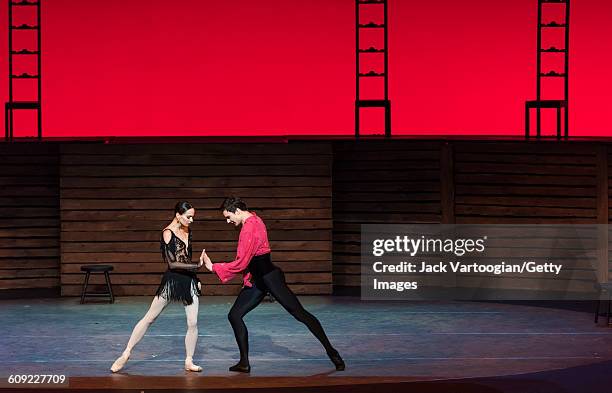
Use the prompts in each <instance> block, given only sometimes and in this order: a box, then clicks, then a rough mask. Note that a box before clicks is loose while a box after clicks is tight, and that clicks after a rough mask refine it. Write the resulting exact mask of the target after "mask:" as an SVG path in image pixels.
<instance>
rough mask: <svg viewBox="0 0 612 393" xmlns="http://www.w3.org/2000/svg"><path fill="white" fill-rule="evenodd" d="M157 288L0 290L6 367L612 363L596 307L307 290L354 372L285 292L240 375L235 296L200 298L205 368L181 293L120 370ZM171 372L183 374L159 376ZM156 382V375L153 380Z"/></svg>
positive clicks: (275, 368)
mask: <svg viewBox="0 0 612 393" xmlns="http://www.w3.org/2000/svg"><path fill="white" fill-rule="evenodd" d="M151 299H152V298H151V297H130V298H128V297H126V298H118V299H117V301H116V303H115V304H112V305H111V304H103V303H88V304H85V305H81V304H79V299H78V298H57V299H27V300H2V301H0V348H2V350H1V351H0V352H2V354H3V356H2V358H1V359H0V370H1V371H0V377H2V379H3V380H6V378H7V377H8V376H9V375H11V374H65V375H67V376H68V377H70V386H71V387H81V388H90V389H91V388H95V387H103V386H104V387H124V388H135V387H138V388H152V389H164V388H179V387H183V388H189V387H197V386H199V385H201V384H205V385H206V387H207V388H211V387H214V386H216V387H217V388H224V387H234V388H236V387H262V386H269V387H273V386H309V385H310V386H315V385H316V386H323V385H346V384H356V383H364V384H368V383H370V384H371V383H375V384H376V383H400V382H411V381H431V380H438V381H439V380H450V379H456V380H457V379H458V380H466V379H474V378H477V379H478V380H479V381H486V380H487V378H489V377H492V378H494V379H499V377H503V376H516V377H517V378H519V379H520V380H525V377H526V376H529V378H530V379H533V378H535V379H538V378H539V379H540V380H542V378H543V379H546V375H551V376H552V377H551V378H553V379H558V378H557V377H555V375H557V376H558V375H560V374H558V373H559V372H561V373H563V374H562V375H561V376H564V378H565V379H567V381H568V382H567V383H570V384H571V383H573V382H574V383H576V384H579V383H581V381H580V379H582V378H586V374H588V373H586V374H585V372H584V370H585V369H587V370H595V369H597V367H600V366H602V365H606V369H610V368H609V364H610V363H609V362H610V361H612V329H609V328H606V327H605V326H596V325H595V324H594V323H593V314H590V313H586V312H576V311H569V310H563V309H553V308H542V307H530V306H524V305H512V304H498V303H477V302H410V303H399V302H376V303H372V302H361V301H360V300H359V299H358V298H353V297H320V296H317V297H306V296H303V297H301V300H302V303H303V304H304V306H305V307H306V308H307V309H308V310H309V311H311V312H312V313H313V314H315V315H316V316H317V317H318V318H319V320H320V321H321V323H322V324H323V326H324V327H325V329H326V331H327V333H328V335H329V337H330V340H331V341H332V343H333V344H334V345H335V346H336V348H337V349H338V350H339V351H340V353H341V354H342V355H343V357H344V359H345V361H346V363H347V369H346V371H344V372H336V371H335V370H334V368H333V365H332V363H331V362H330V361H329V360H328V358H327V356H326V355H325V352H324V351H323V349H322V347H321V346H320V345H319V343H318V342H317V341H316V339H315V338H314V337H313V336H312V335H311V334H310V332H309V331H308V330H307V329H306V327H305V326H303V325H302V324H300V323H298V322H297V321H295V320H294V319H293V318H292V317H291V315H289V314H288V313H286V312H285V311H284V310H283V309H282V307H281V306H280V305H279V304H278V303H266V302H264V303H262V304H261V306H260V307H258V308H257V309H255V310H254V311H252V312H251V313H250V314H249V315H248V316H247V317H246V323H247V326H248V328H249V332H250V347H251V366H252V371H251V374H250V376H246V375H236V374H234V373H230V372H229V371H228V370H227V368H228V367H229V366H230V365H232V364H233V363H234V362H235V361H236V360H237V358H238V350H237V347H236V343H235V341H234V337H233V334H232V331H231V328H230V325H229V322H228V320H227V312H228V310H229V308H230V306H231V304H232V302H233V299H234V298H233V297H201V298H200V299H201V300H200V312H199V323H198V327H199V340H198V345H197V348H196V352H195V357H194V360H195V362H196V363H197V364H199V365H201V366H202V367H203V369H204V370H203V372H202V373H197V374H196V373H188V372H185V371H184V370H183V369H182V364H183V360H184V356H185V353H184V350H185V349H184V335H185V330H186V321H185V312H184V309H183V307H182V306H181V305H179V304H172V305H170V306H169V307H167V308H166V310H164V312H163V313H162V314H161V315H160V317H159V318H158V319H157V321H156V322H155V323H154V324H153V325H152V326H151V328H150V329H149V331H148V332H147V335H146V336H145V337H144V339H143V340H142V341H141V342H140V344H139V345H138V346H137V347H136V348H135V350H134V351H133V353H132V358H131V359H130V361H129V362H128V364H127V366H126V367H125V368H124V369H123V370H122V372H121V373H119V374H114V375H113V374H112V373H111V372H110V371H109V367H110V366H111V364H112V363H113V361H114V360H115V358H116V357H117V356H119V355H120V354H121V352H122V350H123V348H124V346H125V344H126V342H127V340H128V338H129V335H130V333H131V330H132V328H133V326H134V324H135V323H136V322H137V321H138V320H139V319H140V318H141V317H142V316H143V315H144V314H145V312H146V311H147V309H148V306H149V303H150V301H151ZM585 367H586V368H585ZM580 370H583V371H580ZM547 373H548V374H547ZM555 373H557V374H555ZM609 374H611V373H609V372H605V373H603V374H602V375H603V376H602V375H599V376H598V378H603V379H604V380H601V381H598V384H599V383H601V384H602V387H603V386H607V387H610V386H612V385H611V384H612V376H609ZM160 376H161V377H174V378H148V377H160ZM202 377H203V378H202ZM228 377H229V378H228ZM258 377H259V378H258ZM278 377H288V378H284V379H281V378H278ZM606 378H607V380H606ZM561 379H563V378H561ZM147 381H149V382H150V383H151V384H153V386H144V385H143V384H145V385H146V384H147ZM153 381H157V382H153ZM164 381H165V382H164ZM572 381H573V382H572ZM558 383H562V381H558ZM584 383H586V384H588V383H589V382H587V381H585V382H584ZM590 383H593V381H590ZM134 384H135V386H133V385H134ZM165 385H168V386H167V387H165ZM583 386H584V385H583ZM594 386H595V385H594ZM568 389H569V388H568ZM504 391H505V390H504ZM564 391H574V390H571V389H570V390H567V389H566V390H564ZM576 391H579V390H576ZM585 391H586V390H585ZM589 391H591V390H589ZM602 391H603V390H602ZM605 391H609V390H605Z"/></svg>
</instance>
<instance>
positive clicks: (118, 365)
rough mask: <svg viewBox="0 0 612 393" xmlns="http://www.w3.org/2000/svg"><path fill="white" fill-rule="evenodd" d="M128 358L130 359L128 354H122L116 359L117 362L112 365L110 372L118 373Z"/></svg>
mask: <svg viewBox="0 0 612 393" xmlns="http://www.w3.org/2000/svg"><path fill="white" fill-rule="evenodd" d="M129 358H130V354H127V355H126V354H125V352H124V353H123V354H122V355H121V356H119V357H118V358H117V360H115V363H113V365H112V366H111V368H110V370H111V371H112V372H114V373H116V372H117V371H120V370H121V369H122V368H123V367H124V366H125V364H126V363H127V361H128V359H129Z"/></svg>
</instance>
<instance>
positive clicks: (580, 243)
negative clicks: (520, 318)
mask: <svg viewBox="0 0 612 393" xmlns="http://www.w3.org/2000/svg"><path fill="white" fill-rule="evenodd" d="M597 150H598V147H597V146H596V145H594V144H588V143H571V144H568V143H562V142H560V143H559V142H554V141H543V142H535V141H534V142H532V143H525V142H522V143H517V142H506V143H502V142H477V143H474V142H457V143H453V155H454V169H455V173H454V178H455V221H456V223H458V224H483V223H494V224H597V223H598V208H597V206H598V201H599V200H598V188H597V182H598V174H597V173H598V161H597V160H598V156H597ZM606 199H607V197H606ZM513 231H514V230H513ZM521 231H522V230H521V228H520V227H517V228H516V231H515V232H514V233H515V234H516V236H517V238H518V239H517V240H516V241H513V245H514V247H517V248H522V247H524V248H525V249H529V252H527V253H526V254H525V255H538V256H539V257H542V258H544V257H547V256H548V257H549V258H547V259H546V260H547V261H551V262H559V263H564V269H563V270H562V272H561V274H560V276H558V277H556V278H555V279H551V278H550V276H549V275H546V274H541V275H539V276H538V275H536V274H531V275H518V274H504V275H498V276H495V275H490V277H488V278H487V279H486V280H483V279H482V278H476V277H475V276H473V275H472V276H469V275H466V276H464V277H462V282H463V283H465V286H466V287H471V286H479V287H480V288H484V287H488V288H491V289H494V288H503V289H515V290H532V291H556V292H565V291H569V292H575V293H580V292H583V293H584V292H590V291H592V290H593V283H594V281H595V279H596V277H597V275H598V260H597V255H596V248H597V232H593V236H594V238H593V241H590V240H587V239H586V238H585V237H584V236H586V234H584V233H581V234H580V235H578V236H577V237H575V238H567V239H563V240H562V241H557V240H554V239H555V236H556V235H555V234H558V233H559V232H557V230H556V229H555V228H554V227H549V228H542V229H541V230H538V234H543V233H548V236H550V237H551V240H550V241H548V240H542V239H535V238H534V239H527V238H522V237H521V235H520V232H521ZM566 232H567V231H564V235H569V234H567V233H566ZM565 247H576V249H577V248H582V247H585V248H586V249H588V251H586V252H585V253H584V254H583V257H581V258H577V259H569V260H568V259H565V258H560V257H558V256H555V255H567V254H568V252H567V251H564V252H561V251H560V249H561V248H565ZM537 249H540V251H538V250H537ZM516 252H518V251H516V250H515V253H516Z"/></svg>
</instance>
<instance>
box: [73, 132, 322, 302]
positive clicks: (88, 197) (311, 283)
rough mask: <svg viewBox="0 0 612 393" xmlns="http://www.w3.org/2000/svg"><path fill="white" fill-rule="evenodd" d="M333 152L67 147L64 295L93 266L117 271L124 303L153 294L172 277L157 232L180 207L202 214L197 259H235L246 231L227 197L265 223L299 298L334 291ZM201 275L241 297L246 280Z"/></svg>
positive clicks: (210, 290) (207, 283)
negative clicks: (228, 213) (225, 281)
mask: <svg viewBox="0 0 612 393" xmlns="http://www.w3.org/2000/svg"><path fill="white" fill-rule="evenodd" d="M331 154H332V151H331V146H330V145H329V143H316V142H313V143H288V144H287V143H278V144H274V143H270V144H235V143H234V144H171V145H164V144H138V145H129V144H122V145H118V144H117V145H112V144H111V145H101V144H65V145H63V146H62V151H61V218H62V228H61V230H62V232H61V247H62V275H61V282H62V294H63V295H77V294H79V293H80V291H81V283H82V280H83V275H82V274H81V273H80V271H79V269H80V266H81V265H82V264H90V263H104V264H111V265H113V266H114V272H113V274H112V280H113V288H114V289H115V291H116V294H117V295H119V296H121V295H151V294H153V293H154V292H155V289H156V288H157V286H158V284H159V281H160V278H161V275H162V273H163V271H165V270H166V265H165V264H164V263H162V262H161V256H160V252H159V236H160V231H161V229H162V228H164V227H165V226H166V225H167V224H168V223H169V222H170V220H171V219H172V218H173V216H174V212H173V208H174V204H175V203H176V202H177V201H178V200H183V199H185V200H188V201H190V202H191V203H192V204H193V205H194V206H195V207H196V217H195V222H194V224H193V227H192V229H193V234H194V235H193V242H194V247H193V250H194V259H196V258H197V257H198V256H199V253H200V251H201V249H202V248H203V247H205V248H206V249H207V251H208V252H209V255H210V256H211V258H212V259H213V261H217V262H220V261H228V260H232V259H233V258H234V256H235V250H236V244H237V239H238V233H239V232H238V230H237V229H236V228H235V227H234V226H232V225H229V224H227V223H226V222H225V221H224V219H223V216H222V215H221V212H220V211H219V209H218V207H219V205H220V204H221V202H222V201H223V198H224V197H225V196H228V195H237V196H240V197H242V198H243V199H245V200H246V201H247V202H248V204H249V208H250V209H253V210H255V211H256V212H257V213H258V214H259V215H260V216H261V217H262V218H263V219H264V221H265V222H266V224H267V227H268V233H269V238H270V241H271V247H272V249H273V254H272V255H273V260H274V262H275V263H276V264H278V265H279V266H281V267H282V268H283V269H284V270H285V272H286V277H287V281H288V283H289V284H290V286H291V287H292V288H293V289H294V290H295V291H296V292H297V293H302V294H329V293H331V292H332V271H331V267H332V262H331V236H332V234H331V229H332V212H331V163H332V155H331ZM196 260H197V259H196ZM204 271H205V269H204ZM204 271H203V273H201V274H199V276H200V279H201V280H202V282H203V284H204V287H205V288H204V293H205V294H235V293H237V292H238V291H239V289H240V286H241V285H240V283H241V280H239V279H236V280H234V281H232V284H231V285H220V283H219V281H218V280H217V278H216V276H213V275H212V274H210V273H204ZM94 282H95V283H98V284H99V283H101V282H102V277H97V278H96V279H95V280H94Z"/></svg>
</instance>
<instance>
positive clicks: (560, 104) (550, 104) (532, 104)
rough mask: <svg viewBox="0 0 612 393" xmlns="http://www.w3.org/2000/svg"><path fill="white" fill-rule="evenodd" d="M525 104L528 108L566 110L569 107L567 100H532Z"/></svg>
mask: <svg viewBox="0 0 612 393" xmlns="http://www.w3.org/2000/svg"><path fill="white" fill-rule="evenodd" d="M525 103H526V104H527V107H528V108H565V107H566V106H567V101H565V100H531V101H526V102H525Z"/></svg>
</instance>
